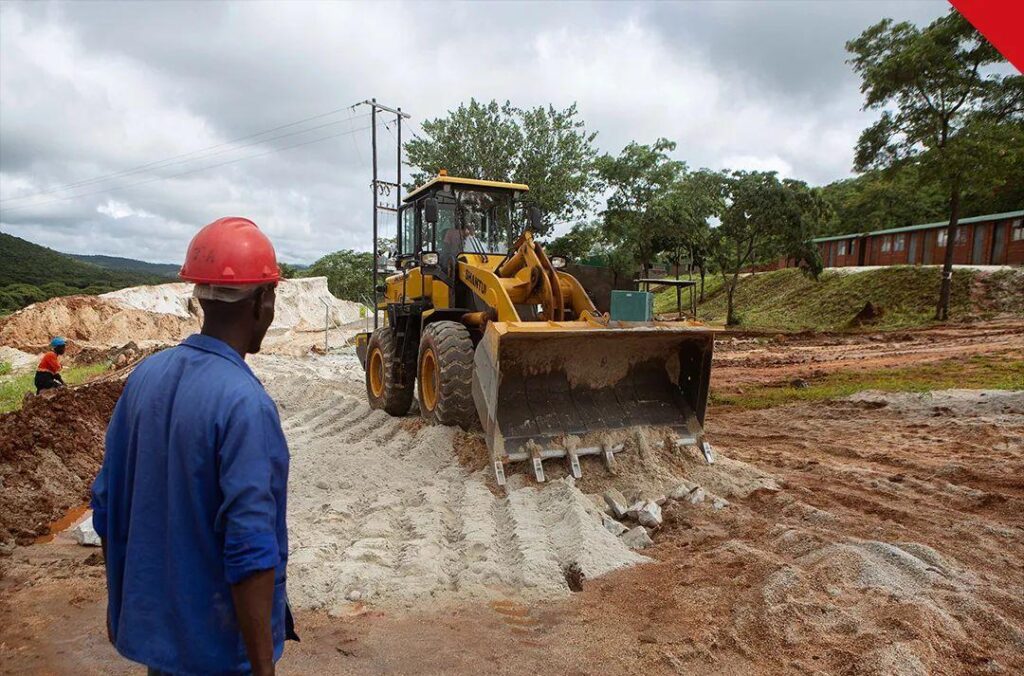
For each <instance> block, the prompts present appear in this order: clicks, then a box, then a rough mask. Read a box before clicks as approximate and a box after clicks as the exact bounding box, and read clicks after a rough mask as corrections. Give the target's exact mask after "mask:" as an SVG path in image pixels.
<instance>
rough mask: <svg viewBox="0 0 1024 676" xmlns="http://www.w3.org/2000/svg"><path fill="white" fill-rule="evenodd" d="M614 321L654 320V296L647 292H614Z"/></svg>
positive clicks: (612, 314)
mask: <svg viewBox="0 0 1024 676" xmlns="http://www.w3.org/2000/svg"><path fill="white" fill-rule="evenodd" d="M611 316H612V319H616V320H619V321H623V322H649V321H651V320H652V319H653V318H654V294H652V293H648V292H646V291H612V308H611Z"/></svg>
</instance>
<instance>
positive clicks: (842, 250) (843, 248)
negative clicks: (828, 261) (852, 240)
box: [839, 239, 846, 256]
mask: <svg viewBox="0 0 1024 676" xmlns="http://www.w3.org/2000/svg"><path fill="white" fill-rule="evenodd" d="M839 255H840V256H845V255H846V240H845V239H844V240H843V241H841V242H839Z"/></svg>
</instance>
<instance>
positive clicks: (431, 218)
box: [398, 174, 531, 264]
mask: <svg viewBox="0 0 1024 676" xmlns="http://www.w3.org/2000/svg"><path fill="white" fill-rule="evenodd" d="M528 191H529V187H527V186H526V185H523V184H522V183H503V182H499V181H482V180H476V179H469V178H457V177H454V176H447V175H444V174H442V175H440V176H437V177H436V178H434V179H432V180H431V181H429V182H428V183H426V184H424V185H422V186H420V187H419V188H416V189H415V190H413V191H412V193H410V194H409V195H408V196H407V197H406V198H405V199H404V200H403V204H402V207H401V209H400V210H399V227H398V252H399V254H400V255H401V256H403V257H408V258H414V257H416V256H418V254H420V253H423V252H428V251H433V252H437V253H438V254H439V255H440V258H441V259H442V264H444V263H445V261H446V260H447V261H452V260H454V259H455V258H456V257H458V256H459V255H460V254H463V253H472V254H485V255H487V254H497V255H498V256H504V255H505V254H506V253H507V252H508V251H509V249H510V248H511V247H512V244H513V243H514V242H515V241H516V239H517V238H518V237H519V235H520V234H521V233H522V231H523V229H524V227H525V226H526V225H527V223H528V222H530V220H531V219H530V216H529V213H530V212H529V209H528V208H527V207H526V206H525V204H524V200H523V198H524V197H525V195H526V193H527V192H528ZM435 210H436V213H435Z"/></svg>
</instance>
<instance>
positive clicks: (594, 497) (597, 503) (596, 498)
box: [587, 493, 612, 514]
mask: <svg viewBox="0 0 1024 676" xmlns="http://www.w3.org/2000/svg"><path fill="white" fill-rule="evenodd" d="M587 497H588V498H590V501H591V502H592V503H593V504H594V509H596V510H597V512H598V513H599V514H611V511H612V510H611V508H610V507H608V504H607V503H606V502H605V501H604V498H603V497H602V496H600V495H598V494H597V493H589V494H587Z"/></svg>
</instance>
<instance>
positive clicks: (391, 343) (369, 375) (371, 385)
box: [366, 326, 416, 416]
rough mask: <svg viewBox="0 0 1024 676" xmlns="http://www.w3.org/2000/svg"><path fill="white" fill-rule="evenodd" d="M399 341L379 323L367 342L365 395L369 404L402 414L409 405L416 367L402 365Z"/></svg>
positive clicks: (393, 333) (406, 411) (407, 410)
mask: <svg viewBox="0 0 1024 676" xmlns="http://www.w3.org/2000/svg"><path fill="white" fill-rule="evenodd" d="M397 343H398V341H397V340H396V339H395V332H394V331H393V330H392V329H391V327H390V326H381V327H378V328H377V329H376V330H375V331H374V332H373V335H371V336H370V342H369V344H367V346H366V397H367V399H369V400H370V408H380V409H384V411H386V412H387V413H389V414H390V415H394V416H401V415H405V414H406V413H408V412H409V406H411V405H412V395H413V378H414V377H415V375H416V372H415V369H413V368H412V366H413V365H412V364H410V365H409V366H408V367H407V368H404V369H403V368H402V365H401V363H400V361H399V349H398V344H397Z"/></svg>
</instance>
